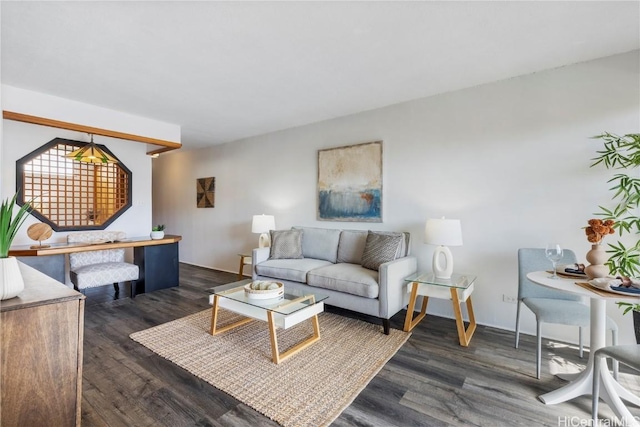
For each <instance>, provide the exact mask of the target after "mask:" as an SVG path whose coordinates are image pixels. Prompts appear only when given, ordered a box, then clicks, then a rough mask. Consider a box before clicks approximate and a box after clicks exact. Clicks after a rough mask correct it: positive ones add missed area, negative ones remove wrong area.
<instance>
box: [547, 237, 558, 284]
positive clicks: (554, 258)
mask: <svg viewBox="0 0 640 427" xmlns="http://www.w3.org/2000/svg"><path fill="white" fill-rule="evenodd" d="M544 254H545V256H546V257H547V259H548V260H549V261H551V264H553V274H552V275H551V276H549V277H550V278H551V279H557V278H558V274H557V273H556V265H557V264H558V261H560V260H561V259H562V247H561V246H560V245H559V244H558V243H548V244H547V248H546V249H545V250H544Z"/></svg>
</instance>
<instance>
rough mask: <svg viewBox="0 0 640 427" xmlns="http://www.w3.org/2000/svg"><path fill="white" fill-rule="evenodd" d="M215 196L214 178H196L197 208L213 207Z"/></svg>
mask: <svg viewBox="0 0 640 427" xmlns="http://www.w3.org/2000/svg"><path fill="white" fill-rule="evenodd" d="M215 196H216V179H215V178H213V177H211V178H198V179H197V180H196V198H197V199H196V206H198V207H199V208H213V207H214V205H215V199H216V198H215Z"/></svg>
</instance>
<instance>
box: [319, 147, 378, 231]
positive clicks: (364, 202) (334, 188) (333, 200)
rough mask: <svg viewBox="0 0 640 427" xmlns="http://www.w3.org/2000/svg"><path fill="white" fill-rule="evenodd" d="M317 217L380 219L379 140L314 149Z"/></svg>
mask: <svg viewBox="0 0 640 427" xmlns="http://www.w3.org/2000/svg"><path fill="white" fill-rule="evenodd" d="M318 219H319V220H323V221H357V222H382V141H375V142H368V143H364V144H356V145H348V146H346V147H338V148H330V149H326V150H319V151H318Z"/></svg>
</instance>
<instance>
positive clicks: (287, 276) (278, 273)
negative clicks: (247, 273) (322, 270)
mask: <svg viewBox="0 0 640 427" xmlns="http://www.w3.org/2000/svg"><path fill="white" fill-rule="evenodd" d="M326 265H332V264H331V263H330V262H329V261H324V260H319V259H313V258H302V259H269V260H267V261H264V262H261V263H260V264H258V265H256V273H258V274H259V275H260V276H265V277H271V278H274V279H282V280H290V281H292V282H300V283H305V282H306V281H307V273H308V272H309V271H310V270H313V269H314V268H319V267H324V266H326Z"/></svg>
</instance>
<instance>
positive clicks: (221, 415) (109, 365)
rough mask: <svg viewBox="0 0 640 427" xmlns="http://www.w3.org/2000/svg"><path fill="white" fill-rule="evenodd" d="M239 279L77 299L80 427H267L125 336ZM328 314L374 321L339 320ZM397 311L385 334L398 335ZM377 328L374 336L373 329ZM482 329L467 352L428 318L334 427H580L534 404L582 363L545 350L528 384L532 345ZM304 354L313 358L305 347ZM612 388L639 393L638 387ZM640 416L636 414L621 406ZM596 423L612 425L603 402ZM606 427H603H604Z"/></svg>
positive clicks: (572, 416)
mask: <svg viewBox="0 0 640 427" xmlns="http://www.w3.org/2000/svg"><path fill="white" fill-rule="evenodd" d="M236 277H237V276H236V275H235V274H231V273H225V272H220V271H215V270H209V269H205V268H200V267H194V266H191V265H188V264H181V265H180V286H179V287H176V288H172V289H166V290H162V291H157V292H152V293H149V294H143V295H139V296H137V297H136V298H135V299H133V300H132V299H130V298H128V297H127V296H128V295H129V292H128V287H124V286H122V287H121V290H120V292H119V294H117V295H116V294H115V291H114V289H113V287H110V286H107V287H102V288H97V289H89V290H88V291H87V293H86V295H87V302H86V313H85V334H84V372H83V399H82V424H83V425H84V426H85V427H91V426H163V425H166V426H273V425H276V423H274V422H272V421H270V420H269V419H267V418H266V417H264V416H262V415H260V414H259V413H257V412H256V411H254V410H252V409H251V408H249V407H247V406H246V405H244V404H243V403H241V402H239V401H237V400H236V399H234V398H232V397H231V396H229V395H227V394H225V393H223V392H221V391H219V390H217V389H216V388H214V387H212V386H211V385H209V384H207V383H206V382H204V381H201V380H199V379H198V378H196V377H194V376H193V375H191V374H189V373H188V372H186V371H184V370H183V369H181V368H179V367H177V366H176V365H174V364H172V363H171V362H168V361H167V360H165V359H163V358H161V357H159V356H157V355H155V354H154V353H152V352H151V351H149V350H147V349H146V348H145V347H143V346H141V345H139V344H137V343H135V342H134V341H132V340H131V339H130V338H129V334H131V333H132V332H136V331H140V330H143V329H146V328H149V327H152V326H155V325H158V324H161V323H164V322H168V321H170V320H174V319H177V318H180V317H183V316H186V315H189V314H192V313H195V312H198V311H200V310H203V309H206V308H208V307H209V305H208V295H209V294H208V292H207V289H208V288H211V287H213V286H216V285H221V284H225V283H229V282H232V281H235V280H236ZM328 310H330V311H332V312H337V313H340V314H343V315H349V316H352V317H356V318H361V319H363V320H372V319H370V318H367V317H366V316H360V315H357V314H354V313H351V312H347V311H345V310H339V309H334V308H329V309H328ZM405 313H406V312H405V311H402V312H400V313H398V314H397V315H396V316H394V317H393V319H392V322H391V325H392V327H394V328H398V329H400V328H402V324H403V321H404V316H405ZM381 330H382V326H381ZM513 338H514V334H513V332H510V331H503V330H499V329H495V328H490V327H484V326H479V327H478V330H477V331H476V333H475V336H474V337H473V339H472V340H471V344H470V346H469V347H468V348H463V347H460V346H459V345H458V341H457V334H456V327H455V323H454V321H453V320H451V319H445V318H439V317H435V316H431V317H430V316H427V317H426V318H425V319H424V320H423V321H422V323H420V325H418V327H416V329H414V332H413V335H412V337H411V338H410V339H409V341H408V342H407V343H406V344H405V345H404V346H403V347H402V348H401V349H400V351H399V352H398V353H397V354H396V355H395V356H394V357H393V358H392V359H391V360H390V361H389V362H388V363H387V364H386V366H385V367H384V368H383V369H382V370H381V371H380V373H378V375H377V376H376V377H375V378H374V379H373V380H372V381H371V382H370V383H369V385H368V386H367V387H366V389H365V390H363V391H362V392H361V393H360V395H359V396H358V397H357V398H356V399H355V401H354V402H353V403H352V404H351V405H350V406H349V407H348V408H347V409H346V410H345V411H344V412H343V413H342V415H341V416H340V417H339V418H338V419H336V421H335V422H334V423H333V425H334V426H454V425H477V426H514V425H523V426H569V425H587V424H575V422H582V423H585V422H587V419H588V418H589V416H590V407H591V402H590V398H589V397H581V398H578V399H575V400H573V401H571V402H568V403H563V404H558V405H551V406H546V405H544V404H542V403H541V402H540V401H539V400H538V399H537V398H536V396H538V395H539V394H542V393H545V392H548V391H551V390H554V389H556V388H558V387H560V386H561V385H562V384H564V382H563V381H562V380H560V379H558V378H556V377H555V376H554V375H552V373H559V372H572V371H573V372H575V371H578V370H580V369H581V368H582V367H584V363H585V361H586V359H584V360H583V359H580V358H578V351H577V349H576V347H575V346H573V345H568V344H564V343H558V342H550V341H547V340H544V341H543V347H544V348H543V353H544V360H543V376H542V379H541V380H537V379H535V339H534V337H531V336H526V335H524V336H522V337H521V344H520V349H518V350H516V349H514V348H513ZM309 350H310V351H313V350H312V348H310V349H309ZM621 378H622V379H621V382H622V383H623V384H625V385H626V386H627V387H629V389H630V390H632V391H634V392H635V393H638V392H640V377H638V376H636V375H634V374H633V373H632V371H629V370H626V369H622V371H621ZM630 409H631V411H632V413H633V414H634V415H637V416H639V417H640V409H639V408H635V407H631V408H630ZM601 416H607V417H611V416H612V413H611V411H610V409H609V408H608V406H607V405H606V404H602V405H601ZM572 422H573V423H574V424H571V423H572ZM603 425H604V424H603Z"/></svg>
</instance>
